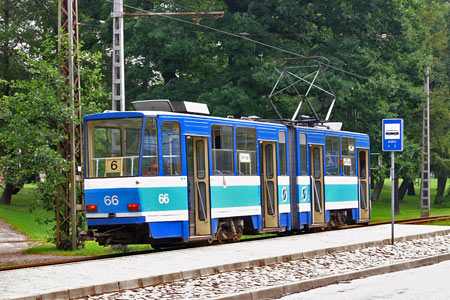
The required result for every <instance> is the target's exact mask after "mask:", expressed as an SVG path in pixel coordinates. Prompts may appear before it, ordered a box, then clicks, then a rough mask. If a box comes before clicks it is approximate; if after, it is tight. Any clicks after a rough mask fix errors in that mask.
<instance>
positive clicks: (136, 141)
mask: <svg viewBox="0 0 450 300" xmlns="http://www.w3.org/2000/svg"><path fill="white" fill-rule="evenodd" d="M86 127H87V132H86V133H87V136H86V139H87V158H88V159H87V172H86V174H87V175H88V177H89V178H96V177H120V176H137V175H138V171H139V152H140V148H141V133H142V118H125V119H103V120H90V121H87V122H86Z"/></svg>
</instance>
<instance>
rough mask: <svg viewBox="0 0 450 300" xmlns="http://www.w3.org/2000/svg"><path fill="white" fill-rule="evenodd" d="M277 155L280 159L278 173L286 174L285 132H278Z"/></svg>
mask: <svg viewBox="0 0 450 300" xmlns="http://www.w3.org/2000/svg"><path fill="white" fill-rule="evenodd" d="M278 157H279V159H280V175H281V176H285V175H287V158H286V132H284V131H280V132H279V133H278Z"/></svg>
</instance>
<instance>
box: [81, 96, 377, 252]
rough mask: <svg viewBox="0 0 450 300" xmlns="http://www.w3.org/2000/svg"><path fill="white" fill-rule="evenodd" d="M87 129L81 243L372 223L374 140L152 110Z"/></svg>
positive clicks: (154, 105) (190, 106) (167, 105)
mask: <svg viewBox="0 0 450 300" xmlns="http://www.w3.org/2000/svg"><path fill="white" fill-rule="evenodd" d="M134 104H135V107H136V111H126V112H104V113H99V114H93V115H89V116H86V117H84V147H85V151H84V153H85V178H84V188H85V209H86V219H87V225H88V230H87V231H84V232H82V234H81V238H82V240H96V241H98V242H99V244H101V245H111V244H122V245H126V244H147V243H150V244H152V245H153V246H154V247H159V246H162V245H170V244H180V243H190V242H199V241H202V242H203V241H205V242H209V243H213V242H220V243H221V242H226V241H238V240H239V239H240V238H241V236H242V234H250V233H251V234H258V233H266V232H272V233H280V232H294V231H300V230H307V229H312V228H323V227H335V226H339V225H340V224H348V223H355V222H358V223H368V222H369V221H370V216H371V213H370V210H371V203H370V180H369V179H370V173H369V171H370V169H369V151H370V150H369V148H370V147H369V137H368V136H367V135H366V134H361V133H354V132H347V131H341V130H340V128H339V126H336V124H335V123H323V124H308V123H302V122H301V121H297V122H280V121H269V120H262V119H259V118H257V117H249V118H241V119H235V118H232V117H229V118H221V117H212V116H209V111H208V108H207V106H206V105H205V104H200V103H192V102H170V101H169V100H146V101H141V102H135V103H134Z"/></svg>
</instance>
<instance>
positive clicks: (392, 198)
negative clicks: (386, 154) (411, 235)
mask: <svg viewBox="0 0 450 300" xmlns="http://www.w3.org/2000/svg"><path fill="white" fill-rule="evenodd" d="M394 178H395V157H394V151H391V245H394V202H395V199H394V198H395V191H394V190H395V189H394Z"/></svg>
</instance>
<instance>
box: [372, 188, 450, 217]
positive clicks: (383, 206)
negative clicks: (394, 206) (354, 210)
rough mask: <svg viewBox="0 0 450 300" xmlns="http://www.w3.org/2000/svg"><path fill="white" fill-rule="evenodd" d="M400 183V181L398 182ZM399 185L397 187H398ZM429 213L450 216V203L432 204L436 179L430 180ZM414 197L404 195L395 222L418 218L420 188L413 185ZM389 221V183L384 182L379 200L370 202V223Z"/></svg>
mask: <svg viewBox="0 0 450 300" xmlns="http://www.w3.org/2000/svg"><path fill="white" fill-rule="evenodd" d="M400 183H401V181H400ZM400 183H399V185H400ZM430 184H431V211H430V215H432V216H437V215H448V214H450V203H444V204H442V205H435V204H433V201H434V198H435V196H436V187H437V179H431V182H430ZM447 185H448V184H447ZM414 190H415V192H416V195H415V196H408V195H405V197H404V198H403V202H400V214H398V215H395V219H396V220H400V219H409V218H418V217H420V186H419V185H414ZM390 219H391V181H390V180H389V179H386V180H385V183H384V187H383V190H382V191H381V195H380V199H379V200H378V201H377V202H372V222H379V221H389V220H390Z"/></svg>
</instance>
